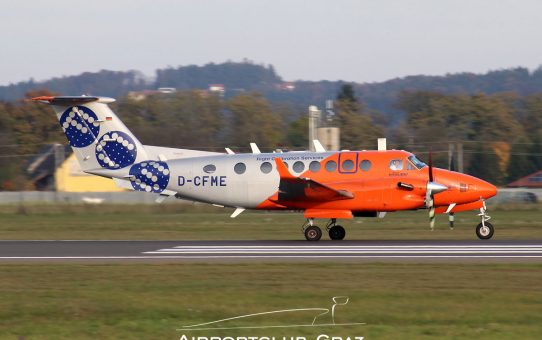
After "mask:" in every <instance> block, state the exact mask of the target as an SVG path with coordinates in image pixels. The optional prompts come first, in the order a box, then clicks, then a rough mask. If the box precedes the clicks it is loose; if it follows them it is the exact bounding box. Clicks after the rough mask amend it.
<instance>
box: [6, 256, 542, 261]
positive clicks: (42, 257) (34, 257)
mask: <svg viewBox="0 0 542 340" xmlns="http://www.w3.org/2000/svg"><path fill="white" fill-rule="evenodd" d="M230 258H234V259H244V258H245V259H246V258H267V259H269V258H277V259H278V258H303V259H317V258H329V259H332V258H402V259H404V258H419V259H433V258H499V259H519V258H531V259H533V258H542V255H518V256H513V255H435V256H421V255H406V256H402V255H370V256H351V255H346V256H345V255H312V256H303V255H281V256H268V255H205V256H200V255H196V256H191V255H176V256H2V257H0V260H138V259H147V260H148V259H150V260H160V259H230Z"/></svg>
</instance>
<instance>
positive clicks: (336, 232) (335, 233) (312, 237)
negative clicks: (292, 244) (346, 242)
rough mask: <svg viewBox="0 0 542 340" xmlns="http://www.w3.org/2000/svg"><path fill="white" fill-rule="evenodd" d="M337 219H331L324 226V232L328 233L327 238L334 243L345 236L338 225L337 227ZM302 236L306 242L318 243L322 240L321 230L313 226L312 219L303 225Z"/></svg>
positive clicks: (342, 229)
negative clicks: (303, 235)
mask: <svg viewBox="0 0 542 340" xmlns="http://www.w3.org/2000/svg"><path fill="white" fill-rule="evenodd" d="M336 223H337V219H336V218H332V219H331V220H330V221H329V222H328V223H327V225H326V230H327V231H328V233H329V238H330V239H332V240H335V241H338V240H342V239H344V237H345V236H346V231H345V230H344V228H343V227H342V226H340V225H337V224H336ZM302 229H303V234H305V238H306V239H307V241H319V240H320V238H322V230H321V229H320V228H319V227H317V226H315V225H314V219H313V218H308V219H307V221H306V222H305V223H304V224H303V227H302Z"/></svg>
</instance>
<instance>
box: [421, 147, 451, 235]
mask: <svg viewBox="0 0 542 340" xmlns="http://www.w3.org/2000/svg"><path fill="white" fill-rule="evenodd" d="M447 189H448V188H447V187H446V186H444V185H442V184H440V183H437V182H435V181H434V177H433V153H432V151H431V150H429V181H428V182H427V189H426V191H425V205H426V207H427V208H428V209H429V226H430V227H431V230H434V229H435V199H434V195H435V194H438V193H439V192H443V191H444V190H447Z"/></svg>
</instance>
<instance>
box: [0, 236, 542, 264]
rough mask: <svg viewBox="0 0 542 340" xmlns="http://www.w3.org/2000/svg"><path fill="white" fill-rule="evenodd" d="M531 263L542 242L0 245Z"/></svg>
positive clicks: (180, 254)
mask: <svg viewBox="0 0 542 340" xmlns="http://www.w3.org/2000/svg"><path fill="white" fill-rule="evenodd" d="M196 260H198V261H210V262H214V261H244V260H258V261H295V260H308V261H311V260H312V261H326V260H328V261H334V262H335V261H404V260H410V261H421V262H426V261H442V260H446V261H451V262H455V261H457V262H461V261H473V260H477V261H482V262H484V261H491V262H495V261H506V262H509V261H518V262H523V261H531V262H532V261H535V262H542V241H489V242H488V241H479V240H472V241H340V242H332V241H321V242H318V243H309V242H306V241H130V240H126V241H100V240H95V241H76V240H60V241H59V240H51V241H39V240H35V241H33V240H28V241H0V262H21V261H23V262H27V261H29V262H34V261H40V262H47V261H53V262H58V261H61V262H64V261H68V262H70V261H92V262H117V261H119V262H124V261H139V262H156V261H168V262H177V261H196Z"/></svg>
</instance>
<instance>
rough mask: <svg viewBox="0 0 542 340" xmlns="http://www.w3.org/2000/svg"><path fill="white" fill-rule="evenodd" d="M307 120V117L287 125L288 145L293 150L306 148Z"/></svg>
mask: <svg viewBox="0 0 542 340" xmlns="http://www.w3.org/2000/svg"><path fill="white" fill-rule="evenodd" d="M308 130H309V119H308V117H307V116H302V117H301V118H299V119H297V120H294V121H293V122H291V123H290V124H289V125H288V136H287V138H288V140H287V141H288V145H289V146H291V147H295V148H301V147H305V148H306V147H307V145H308V140H309V136H308Z"/></svg>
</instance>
